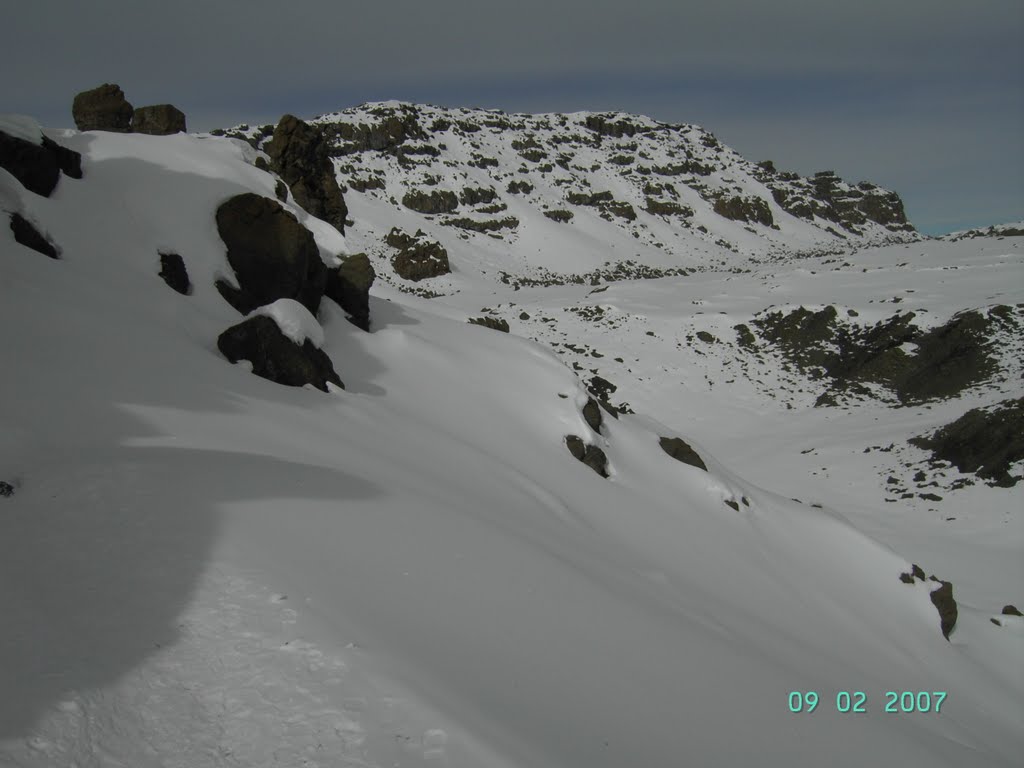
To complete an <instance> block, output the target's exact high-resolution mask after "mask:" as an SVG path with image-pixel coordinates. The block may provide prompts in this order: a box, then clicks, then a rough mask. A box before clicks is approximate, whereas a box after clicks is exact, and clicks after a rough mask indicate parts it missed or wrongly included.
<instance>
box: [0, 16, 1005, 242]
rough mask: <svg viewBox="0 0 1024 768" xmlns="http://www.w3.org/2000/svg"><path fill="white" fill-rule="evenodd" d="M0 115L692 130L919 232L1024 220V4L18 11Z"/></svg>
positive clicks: (7, 35) (8, 41) (6, 42)
mask: <svg viewBox="0 0 1024 768" xmlns="http://www.w3.org/2000/svg"><path fill="white" fill-rule="evenodd" d="M10 6H11V7H10V9H9V10H5V12H4V17H5V18H4V24H3V25H2V26H0V50H3V51H4V54H5V57H6V59H7V61H8V62H17V66H16V67H15V68H14V70H15V71H17V75H11V74H10V72H11V71H12V70H9V75H8V76H7V77H5V78H3V82H2V83H0V112H14V113H22V114H29V115H32V116H34V117H36V118H37V119H38V120H40V121H41V122H42V123H43V124H44V125H47V126H52V127H73V122H72V119H71V101H72V98H73V97H74V94H75V93H77V92H78V91H81V90H85V89H87V88H91V87H94V86H96V85H99V84H100V83H103V82H115V83H118V84H119V85H121V87H122V88H123V89H124V90H125V93H126V95H127V97H128V100H129V101H130V102H132V103H133V104H134V105H136V106H142V105H144V104H154V103H167V102H169V103H173V104H175V105H176V106H178V107H179V108H181V109H182V110H184V111H185V113H186V115H187V116H188V122H189V129H190V130H209V129H211V128H215V127H226V126H230V125H235V124H237V123H240V122H259V123H264V122H275V121H276V120H277V118H278V117H280V116H281V114H283V113H285V112H291V113H294V114H297V115H300V116H304V117H312V116H315V115H317V114H321V113H324V112H332V111H335V110H338V109H342V108H344V107H347V106H353V105H356V104H359V103H362V102H365V101H383V100H387V99H401V100H405V101H415V102H425V103H430V104H437V105H442V106H466V107H473V106H476V107H488V108H499V109H504V110H506V111H520V112H555V111H557V112H570V111H577V110H595V111H598V110H613V109H614V110H622V111H627V112H633V113H640V114H646V115H650V116H651V117H654V118H656V119H659V120H664V121H667V122H686V123H696V124H699V125H701V126H703V127H704V128H706V129H708V130H710V131H711V132H712V133H714V134H716V135H717V136H718V137H719V138H720V139H721V140H722V141H724V142H725V143H726V144H728V145H730V146H732V147H733V148H734V149H736V150H737V151H739V152H740V153H741V154H743V155H744V156H746V157H748V158H749V159H751V160H755V161H756V160H765V159H770V160H773V161H774V162H775V164H776V166H777V167H779V168H780V169H785V170H794V171H797V172H799V173H802V174H810V173H813V172H815V171H818V170H825V169H832V170H835V171H837V172H838V173H839V174H840V175H841V176H843V177H844V178H846V179H847V180H849V181H860V180H863V179H866V180H869V181H873V182H875V183H877V184H880V185H882V186H884V187H887V188H889V189H893V190H895V191H896V192H898V193H899V194H900V195H901V196H902V197H903V200H904V202H905V205H906V209H907V213H908V216H909V217H910V219H911V221H912V222H914V223H915V225H916V226H917V227H918V229H919V230H921V231H922V232H925V233H928V234H941V233H944V232H949V231H953V230H957V229H964V228H967V227H973V226H987V225H990V224H995V223H1001V222H1005V221H1016V220H1020V219H1024V139H1022V137H1024V52H1022V51H1024V48H1022V46H1021V42H1020V41H1021V40H1022V39H1024V3H1021V2H1020V0H973V2H968V1H967V0H885V1H884V2H883V1H882V0H858V2H848V1H847V0H817V1H816V2H812V1H809V0H772V1H771V2H765V1H764V0H718V1H717V2H686V1H685V0H630V2H628V3H627V2H625V1H624V0H517V2H495V1H494V0H431V1H430V2H424V1H423V0H390V1H387V0H377V2H361V3H353V2H350V1H349V0H289V2H287V3H281V2H270V0H244V1H243V0H201V1H200V0H177V1H176V2H174V3H156V2H145V1H144V0H94V2H90V3H69V2H67V0H33V1H32V2H21V3H20V4H19V5H18V6H17V7H15V6H14V2H13V0H12V2H11V3H10Z"/></svg>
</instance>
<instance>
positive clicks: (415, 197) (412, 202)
mask: <svg viewBox="0 0 1024 768" xmlns="http://www.w3.org/2000/svg"><path fill="white" fill-rule="evenodd" d="M402 205H404V206H405V207H406V208H408V209H409V210H412V211H416V212H417V213H423V214H435V213H451V212H452V211H454V210H455V209H456V208H458V207H459V198H457V197H456V196H455V193H454V192H449V191H448V190H437V189H435V190H432V191H430V192H423V191H421V190H418V189H413V190H410V191H409V192H406V193H405V195H403V196H402Z"/></svg>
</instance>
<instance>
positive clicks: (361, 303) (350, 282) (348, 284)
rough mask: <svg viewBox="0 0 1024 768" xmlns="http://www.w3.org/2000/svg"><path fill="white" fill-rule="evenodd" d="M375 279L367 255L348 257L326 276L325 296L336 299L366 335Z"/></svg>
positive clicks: (358, 254) (359, 254)
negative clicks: (371, 289) (371, 291)
mask: <svg viewBox="0 0 1024 768" xmlns="http://www.w3.org/2000/svg"><path fill="white" fill-rule="evenodd" d="M376 277H377V275H376V273H375V272H374V271H373V265H371V264H370V260H369V259H368V258H367V256H366V254H365V253H355V254H352V255H351V256H348V257H345V258H344V260H343V261H342V263H341V266H339V267H338V268H337V269H332V270H329V271H328V272H327V284H326V286H325V288H324V295H325V296H327V297H328V298H330V299H334V301H336V302H337V303H338V306H340V307H341V308H342V309H344V310H345V312H347V313H348V315H349V319H350V320H351V321H352V323H353V324H354V325H356V326H358V327H359V328H362V329H363V330H364V331H368V330H370V287H371V286H372V285H373V281H374V279H375V278H376Z"/></svg>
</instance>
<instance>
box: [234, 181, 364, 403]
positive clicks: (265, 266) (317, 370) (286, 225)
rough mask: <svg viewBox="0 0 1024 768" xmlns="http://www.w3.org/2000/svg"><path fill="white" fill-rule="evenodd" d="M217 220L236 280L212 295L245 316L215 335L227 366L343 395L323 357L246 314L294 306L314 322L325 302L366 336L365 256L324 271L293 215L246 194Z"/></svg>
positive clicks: (266, 321)
mask: <svg viewBox="0 0 1024 768" xmlns="http://www.w3.org/2000/svg"><path fill="white" fill-rule="evenodd" d="M216 220H217V231H218V233H219V234H220V238H221V240H223V241H224V244H225V245H226V246H227V257H228V263H229V264H230V265H231V269H232V271H233V272H234V273H235V278H236V281H237V286H235V285H232V284H231V283H229V282H228V281H227V280H223V279H221V280H218V281H217V282H216V287H217V290H218V291H219V292H220V294H221V296H223V297H224V299H225V300H226V301H227V302H228V303H229V304H230V305H231V306H232V307H234V308H235V309H237V310H238V311H239V312H240V313H242V314H246V315H250V316H249V317H247V318H246V319H245V320H243V321H242V322H240V323H238V324H237V325H234V326H232V327H230V328H228V329H227V330H226V331H224V332H223V333H222V334H221V335H220V337H219V338H218V339H217V347H218V349H220V351H221V352H222V353H223V355H224V356H225V357H226V358H227V359H228V360H230V361H231V362H232V363H235V362H238V361H239V360H248V361H249V362H250V363H251V364H252V371H253V373H255V374H256V375H258V376H262V377H263V378H266V379H269V380H271V381H274V382H277V383H279V384H286V385H289V386H303V385H305V384H312V385H313V386H314V387H316V388H317V389H320V390H323V391H325V392H326V391H328V387H327V385H328V383H330V384H333V385H334V386H336V387H341V388H343V387H344V384H342V381H341V379H340V377H339V376H338V374H337V373H336V372H335V370H334V365H333V363H332V362H331V359H330V357H328V355H327V354H326V353H325V352H324V351H323V350H321V349H320V348H319V347H317V346H316V345H314V344H313V343H312V342H311V341H309V340H308V339H306V340H304V341H303V343H302V344H301V345H300V344H298V343H296V342H295V341H293V340H292V339H290V338H288V337H287V336H285V334H284V333H283V332H282V330H281V329H280V328H279V327H278V325H277V323H276V322H275V321H274V320H273V319H271V318H269V317H266V316H263V315H251V314H250V313H252V312H253V310H255V309H257V308H258V307H262V306H266V305H268V304H272V303H274V302H276V301H278V300H279V299H292V300H294V301H296V302H298V303H299V304H301V305H302V307H304V308H305V310H307V311H308V312H309V313H310V315H312V316H313V317H316V314H317V312H318V310H319V309H320V304H321V302H322V300H323V298H324V296H327V297H328V298H330V299H332V300H333V301H335V302H337V303H338V304H339V305H340V306H341V308H342V309H344V310H345V311H346V312H347V313H348V315H349V316H350V319H351V321H352V323H353V324H355V325H356V326H358V327H360V328H362V329H363V330H369V327H370V308H369V292H370V286H371V285H372V284H373V280H374V277H375V275H374V271H373V267H372V266H371V265H370V261H369V259H368V258H367V256H366V254H362V253H359V254H354V255H351V256H347V257H343V258H342V262H341V264H340V265H339V266H337V267H333V268H331V267H328V266H327V265H326V264H325V263H324V261H323V259H322V258H321V257H320V250H319V248H318V246H317V244H316V241H315V240H314V238H313V234H312V233H311V232H310V231H309V230H308V229H306V228H305V227H304V226H302V225H301V224H300V223H299V221H298V219H296V218H295V216H294V215H292V214H291V213H290V212H288V211H287V210H285V208H284V207H283V206H282V205H281V204H280V203H279V202H278V201H277V200H273V199H271V198H269V197H262V196H260V195H257V194H254V193H251V192H247V193H244V194H241V195H236V196H235V197H232V198H230V199H229V200H227V201H225V202H224V203H222V204H221V206H220V207H219V208H218V209H217V214H216Z"/></svg>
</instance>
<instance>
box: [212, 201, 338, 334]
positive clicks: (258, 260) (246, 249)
mask: <svg viewBox="0 0 1024 768" xmlns="http://www.w3.org/2000/svg"><path fill="white" fill-rule="evenodd" d="M217 231H218V232H219V233H220V238H221V240H223V241H224V244H225V245H227V248H228V254H227V255H228V262H229V263H230V264H231V268H232V269H233V270H234V272H235V275H236V277H237V278H238V284H239V287H238V288H235V287H234V286H232V285H230V284H228V283H227V282H226V281H223V280H219V281H218V282H217V289H218V290H219V291H220V292H221V295H222V296H224V298H225V299H226V300H227V301H228V303H230V304H231V305H232V306H233V307H235V309H237V310H238V311H239V312H242V313H243V314H248V313H249V312H251V311H252V310H253V309H255V308H256V307H260V306H263V305H265V304H270V303H272V302H274V301H276V300H277V299H295V300H296V301H298V302H300V303H301V304H303V305H304V306H305V307H306V309H308V310H309V311H310V312H312V313H313V314H314V315H316V312H317V309H319V307H320V299H321V297H322V296H323V294H324V286H325V284H326V281H327V268H326V266H325V265H324V263H323V261H322V260H321V258H320V250H319V248H318V247H317V244H316V241H315V240H314V239H313V234H312V233H311V232H310V231H309V230H308V229H306V228H305V227H304V226H302V225H301V224H299V222H298V220H297V219H296V218H295V217H294V216H293V215H292V214H291V213H289V212H288V211H286V210H285V209H284V208H282V207H281V204H280V203H278V202H277V201H276V200H271V199H270V198H268V197H262V196H260V195H256V194H253V193H251V192H247V193H245V194H242V195H237V196H235V197H232V198H231V199H230V200H228V201H227V202H225V203H223V204H222V205H221V206H220V207H219V208H218V209H217Z"/></svg>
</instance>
